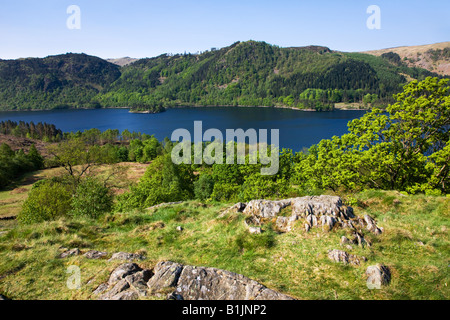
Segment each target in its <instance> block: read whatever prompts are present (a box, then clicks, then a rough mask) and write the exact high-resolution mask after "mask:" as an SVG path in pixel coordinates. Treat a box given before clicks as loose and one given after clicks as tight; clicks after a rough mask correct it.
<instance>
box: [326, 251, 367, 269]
mask: <svg viewBox="0 0 450 320" xmlns="http://www.w3.org/2000/svg"><path fill="white" fill-rule="evenodd" d="M328 258H329V259H330V260H331V261H334V262H342V263H344V264H351V265H355V266H359V265H360V264H361V262H362V261H367V259H366V258H365V257H361V258H359V257H357V256H356V255H353V254H349V253H347V252H345V251H342V250H336V249H334V250H330V251H328Z"/></svg>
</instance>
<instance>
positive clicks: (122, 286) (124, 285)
mask: <svg viewBox="0 0 450 320" xmlns="http://www.w3.org/2000/svg"><path fill="white" fill-rule="evenodd" d="M129 288H130V285H129V284H128V282H127V281H126V280H125V279H122V280H119V281H118V282H116V284H114V286H113V287H112V288H111V289H109V290H108V291H106V292H105V293H104V294H103V295H102V296H101V297H100V300H117V299H113V297H114V296H115V295H117V294H118V293H121V292H123V291H125V290H127V289H129Z"/></svg>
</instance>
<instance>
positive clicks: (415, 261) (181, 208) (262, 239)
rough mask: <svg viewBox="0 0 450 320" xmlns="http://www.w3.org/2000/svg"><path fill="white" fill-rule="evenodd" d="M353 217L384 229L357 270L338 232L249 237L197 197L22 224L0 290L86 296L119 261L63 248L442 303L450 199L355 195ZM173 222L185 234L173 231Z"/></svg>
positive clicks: (1, 251)
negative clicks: (339, 255)
mask: <svg viewBox="0 0 450 320" xmlns="http://www.w3.org/2000/svg"><path fill="white" fill-rule="evenodd" d="M352 197H353V198H355V203H357V205H355V206H354V209H355V213H356V214H357V215H359V216H362V215H363V214H366V213H367V214H369V215H371V216H372V217H374V218H375V219H376V220H377V222H378V225H379V226H381V227H383V228H384V232H383V234H382V235H380V236H374V235H371V234H366V235H365V237H366V239H367V240H369V241H370V242H371V243H372V246H371V247H364V248H360V247H357V246H353V249H352V250H351V251H348V250H347V249H344V250H346V251H348V252H350V253H352V254H356V255H358V256H365V257H366V258H367V259H368V261H367V262H363V263H362V264H361V266H348V265H343V264H339V263H333V262H331V261H330V260H329V259H328V258H327V251H328V250H330V249H342V248H341V247H340V245H339V242H340V238H341V237H342V236H343V235H346V236H347V237H350V235H349V233H348V231H346V230H342V229H341V230H339V229H337V230H333V231H331V232H324V231H322V230H321V229H320V228H314V229H312V230H311V231H310V232H309V233H306V232H305V231H304V229H303V226H302V225H300V224H299V225H296V226H294V230H293V231H291V232H289V233H284V234H277V233H276V232H274V231H273V230H272V228H271V225H270V224H268V225H264V226H263V230H264V232H263V233H262V234H250V233H249V232H248V231H247V230H246V229H245V226H244V222H243V221H244V216H243V215H242V214H240V213H235V214H231V213H230V214H227V215H225V216H220V217H219V212H220V211H221V210H222V209H223V208H225V207H227V206H230V205H232V204H221V203H209V204H203V203H199V202H196V201H190V202H185V203H182V204H179V205H172V206H166V207H160V208H157V209H153V210H145V211H134V212H127V213H117V214H109V215H106V216H104V217H102V218H99V219H98V220H88V219H84V220H69V219H60V220H57V221H52V222H45V223H41V224H35V225H30V226H21V225H17V226H15V227H13V228H12V229H10V230H9V231H8V232H7V233H6V234H3V235H0V293H1V294H4V295H6V296H8V297H10V298H12V299H91V298H94V297H92V296H91V292H92V291H93V290H94V289H95V288H96V287H97V286H98V285H99V284H100V283H103V282H105V281H106V280H107V279H108V277H109V274H110V272H111V271H112V270H113V269H114V268H115V267H116V266H117V265H119V264H120V263H121V262H120V261H117V262H108V261H107V260H106V259H104V260H89V259H86V258H85V257H83V256H82V255H80V256H74V257H69V258H66V259H59V258H58V256H59V254H60V253H61V252H62V251H63V250H64V249H63V248H75V247H77V248H80V250H81V251H82V252H83V253H84V252H86V251H88V250H91V249H94V250H101V251H107V252H108V253H110V254H112V253H114V252H118V251H126V252H133V253H140V254H144V255H145V256H147V259H146V260H145V261H142V262H139V265H141V266H143V267H149V268H151V267H153V266H154V265H155V264H156V263H157V262H158V261H161V260H173V261H176V262H180V263H184V264H192V265H203V266H211V267H216V268H221V269H226V270H230V271H233V272H236V273H240V274H243V275H245V276H247V277H249V278H252V279H255V280H256V281H259V282H261V283H263V284H264V285H266V286H267V287H269V288H273V289H276V290H279V291H281V292H283V293H286V294H289V295H291V296H293V297H295V298H298V299H448V298H449V289H448V285H449V282H450V277H449V265H450V247H449V232H448V231H449V229H450V223H449V217H450V209H449V208H450V198H448V197H431V196H420V195H419V196H404V195H402V194H400V193H396V192H381V191H366V192H362V193H359V194H356V195H352ZM177 226H181V227H182V228H183V230H182V231H178V230H177V229H176V228H177ZM376 263H384V264H385V265H387V266H388V267H389V268H390V270H391V273H392V282H391V284H390V285H389V286H387V287H383V288H382V289H380V290H376V289H374V290H370V289H368V288H367V286H366V278H365V276H364V272H365V270H366V268H367V267H368V266H369V265H373V264H376ZM70 265H77V266H79V267H80V269H81V281H82V288H81V289H80V290H69V289H68V288H67V286H66V281H67V279H68V277H69V276H70V274H67V273H66V270H67V267H68V266H70Z"/></svg>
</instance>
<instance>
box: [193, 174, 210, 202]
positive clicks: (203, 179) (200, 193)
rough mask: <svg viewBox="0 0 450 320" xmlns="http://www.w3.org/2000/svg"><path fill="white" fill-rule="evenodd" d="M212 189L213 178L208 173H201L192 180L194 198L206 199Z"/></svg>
mask: <svg viewBox="0 0 450 320" xmlns="http://www.w3.org/2000/svg"><path fill="white" fill-rule="evenodd" d="M213 189H214V179H213V178H212V176H211V175H210V174H207V173H203V174H201V175H200V178H199V179H198V180H197V181H195V182H194V194H195V198H196V199H199V200H206V199H208V198H209V197H210V196H211V193H212V192H213Z"/></svg>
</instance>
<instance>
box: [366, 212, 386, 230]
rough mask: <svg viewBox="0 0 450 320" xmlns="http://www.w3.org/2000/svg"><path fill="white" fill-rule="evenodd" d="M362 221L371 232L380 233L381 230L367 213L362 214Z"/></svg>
mask: <svg viewBox="0 0 450 320" xmlns="http://www.w3.org/2000/svg"><path fill="white" fill-rule="evenodd" d="M364 222H365V223H366V228H367V230H369V231H370V232H373V233H375V234H377V235H378V234H381V233H382V230H381V229H380V228H378V226H377V224H376V222H375V220H374V219H372V217H371V216H369V215H368V214H365V215H364Z"/></svg>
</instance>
